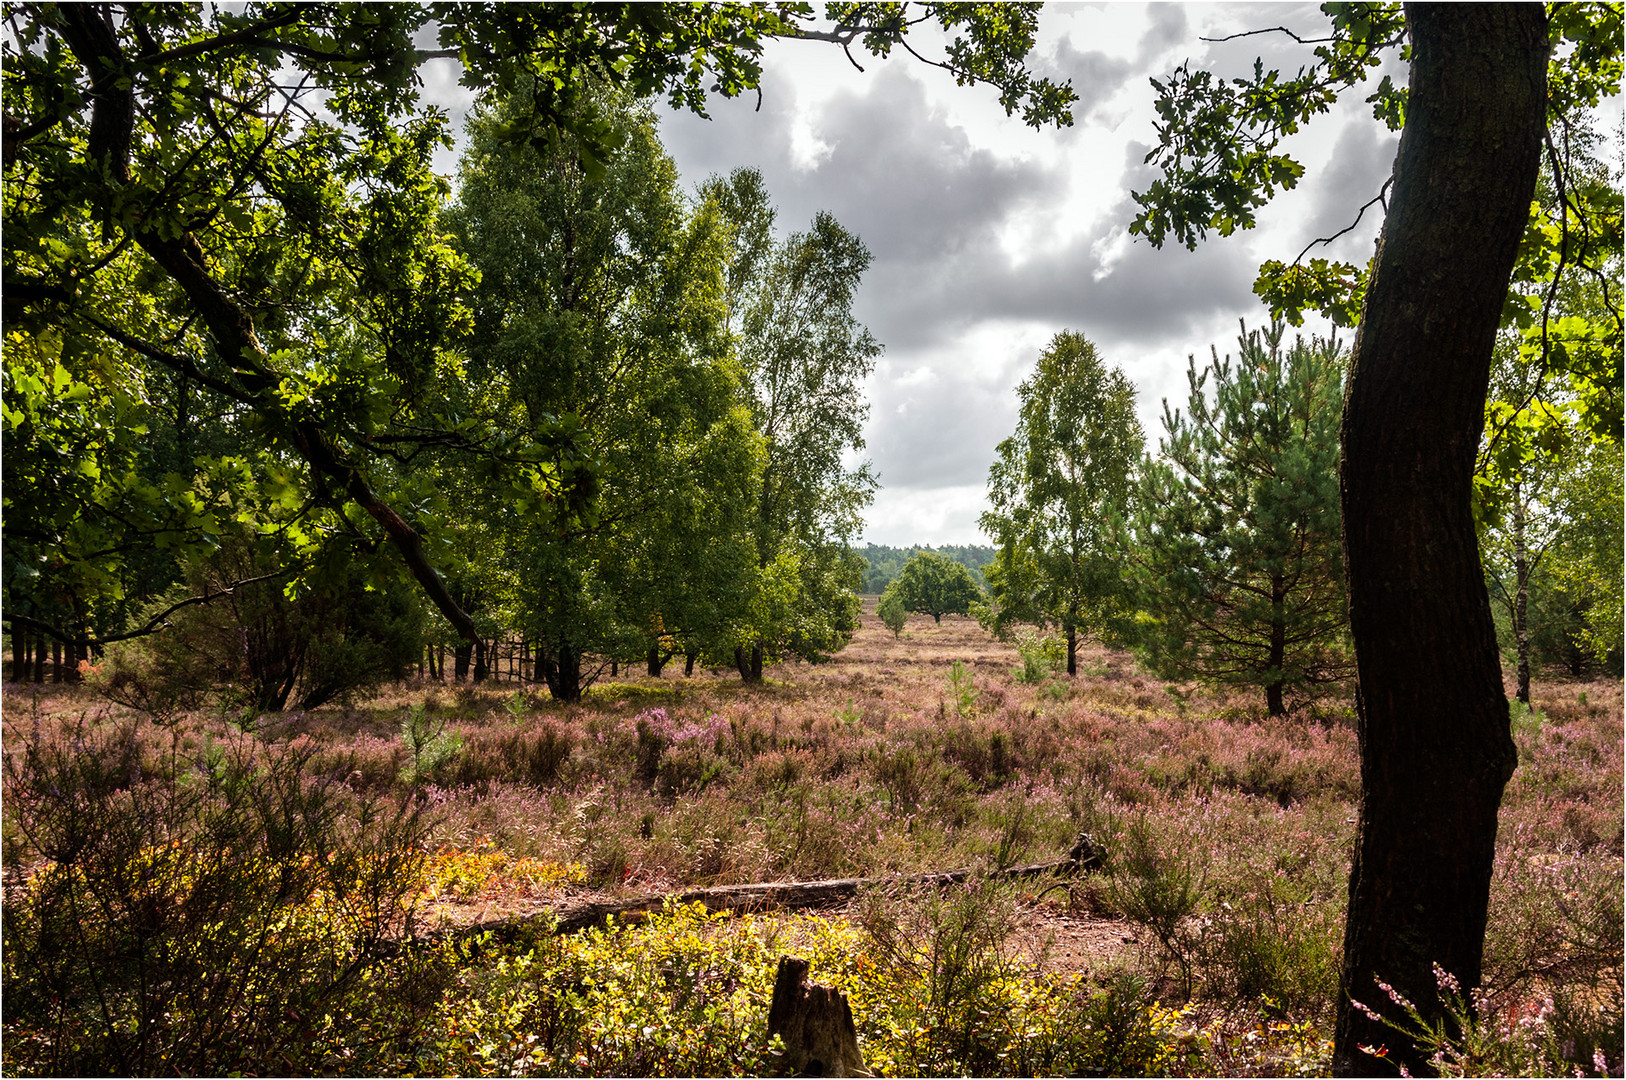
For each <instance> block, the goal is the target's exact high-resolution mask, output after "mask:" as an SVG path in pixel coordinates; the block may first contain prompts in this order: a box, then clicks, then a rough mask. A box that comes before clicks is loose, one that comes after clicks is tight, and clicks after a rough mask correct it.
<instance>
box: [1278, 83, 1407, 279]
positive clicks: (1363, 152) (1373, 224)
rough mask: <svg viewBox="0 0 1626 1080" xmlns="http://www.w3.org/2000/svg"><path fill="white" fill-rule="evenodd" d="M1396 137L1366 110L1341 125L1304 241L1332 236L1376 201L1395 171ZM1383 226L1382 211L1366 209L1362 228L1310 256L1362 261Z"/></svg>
mask: <svg viewBox="0 0 1626 1080" xmlns="http://www.w3.org/2000/svg"><path fill="white" fill-rule="evenodd" d="M1399 147H1400V137H1399V136H1398V135H1394V134H1392V133H1391V132H1389V131H1387V130H1385V129H1384V128H1383V125H1381V124H1379V123H1377V122H1375V121H1373V120H1372V119H1371V117H1370V116H1368V115H1365V113H1364V110H1362V113H1361V114H1359V115H1357V116H1356V117H1355V118H1354V119H1353V120H1352V121H1351V122H1350V123H1348V124H1346V125H1345V126H1344V130H1343V131H1342V132H1341V133H1340V134H1339V136H1338V141H1337V142H1336V143H1335V144H1334V145H1333V149H1332V156H1331V158H1330V159H1329V160H1328V162H1327V164H1326V165H1325V166H1324V167H1323V168H1321V169H1319V170H1318V172H1319V176H1317V178H1316V196H1315V204H1314V209H1313V210H1312V211H1311V213H1310V214H1309V219H1308V221H1307V222H1306V223H1305V225H1304V228H1303V233H1304V240H1303V241H1302V242H1303V243H1306V244H1307V243H1309V242H1310V241H1311V240H1313V239H1316V238H1320V237H1331V236H1332V235H1333V234H1334V233H1337V232H1339V231H1340V230H1342V229H1345V228H1348V227H1349V226H1350V225H1351V224H1352V223H1353V222H1355V220H1356V215H1357V213H1358V212H1359V211H1360V208H1361V207H1362V206H1363V205H1365V204H1366V203H1367V202H1368V201H1369V200H1371V199H1372V198H1374V197H1376V196H1377V194H1378V192H1379V190H1381V189H1382V187H1383V185H1384V183H1385V182H1386V181H1387V180H1388V179H1389V175H1390V173H1392V172H1393V171H1394V159H1395V151H1396V150H1398V149H1399ZM1382 225H1383V207H1382V205H1381V204H1380V205H1374V206H1371V207H1368V208H1367V210H1366V212H1365V214H1364V215H1363V216H1362V217H1361V218H1360V224H1359V225H1358V226H1356V227H1355V228H1353V229H1351V230H1350V231H1349V232H1348V233H1345V234H1344V235H1343V236H1341V237H1339V238H1338V239H1337V240H1335V241H1334V242H1333V244H1331V245H1318V246H1317V247H1316V248H1315V250H1313V251H1312V252H1311V253H1310V255H1309V256H1307V258H1308V257H1321V258H1327V257H1333V258H1342V259H1352V260H1358V261H1364V260H1366V259H1368V258H1370V257H1371V255H1372V241H1373V239H1374V238H1376V236H1377V234H1378V230H1379V229H1380V228H1381V227H1382Z"/></svg>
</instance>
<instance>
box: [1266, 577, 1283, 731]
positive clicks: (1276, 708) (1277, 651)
mask: <svg viewBox="0 0 1626 1080" xmlns="http://www.w3.org/2000/svg"><path fill="white" fill-rule="evenodd" d="M1286 597H1287V586H1286V584H1285V583H1284V582H1283V580H1282V575H1280V574H1272V575H1271V578H1270V670H1271V671H1272V672H1274V673H1275V675H1274V681H1273V682H1270V683H1267V684H1266V686H1265V708H1266V711H1268V712H1269V713H1270V715H1271V716H1286V715H1287V706H1286V705H1284V704H1283V703H1282V686H1283V678H1284V669H1285V668H1286V666H1287V612H1286V610H1285V602H1286Z"/></svg>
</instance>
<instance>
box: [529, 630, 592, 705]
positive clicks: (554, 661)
mask: <svg viewBox="0 0 1626 1080" xmlns="http://www.w3.org/2000/svg"><path fill="white" fill-rule="evenodd" d="M537 657H538V659H540V660H541V662H542V678H543V681H544V682H546V683H547V684H548V693H550V694H552V695H553V697H554V700H555V701H580V700H581V697H582V656H581V653H580V652H579V651H577V649H576V647H575V646H574V645H572V644H571V643H570V642H568V641H564V640H562V639H561V640H558V641H553V640H547V639H544V640H543V642H542V644H541V645H540V646H539V647H538V648H537Z"/></svg>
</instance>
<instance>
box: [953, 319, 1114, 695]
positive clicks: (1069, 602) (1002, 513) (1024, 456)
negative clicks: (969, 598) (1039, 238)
mask: <svg viewBox="0 0 1626 1080" xmlns="http://www.w3.org/2000/svg"><path fill="white" fill-rule="evenodd" d="M1016 392H1017V397H1018V399H1019V400H1020V403H1021V405H1020V408H1021V411H1020V414H1019V419H1018V420H1017V425H1016V432H1015V433H1014V434H1013V435H1011V437H1010V438H1008V439H1006V440H1004V441H1003V442H1001V443H1000V444H999V446H998V447H997V449H996V451H995V452H996V454H997V455H998V456H997V457H996V458H995V460H994V464H993V465H992V466H991V467H990V468H989V470H988V502H989V505H990V509H989V510H988V511H987V512H986V513H984V514H983V515H982V528H983V531H984V532H986V533H988V535H989V536H990V537H992V538H993V539H994V540H995V542H996V545H997V547H998V550H999V554H998V556H997V557H996V558H995V560H994V562H993V563H992V564H991V565H990V566H989V567H988V568H987V570H986V572H985V573H986V576H987V578H988V586H989V593H990V596H991V600H992V605H991V609H990V624H991V628H992V629H993V631H994V632H995V633H996V634H1000V635H1001V636H1003V635H1004V634H1005V633H1006V632H1007V631H1008V629H1009V628H1010V627H1011V626H1012V625H1013V624H1015V623H1022V622H1027V623H1035V624H1039V625H1045V626H1055V627H1058V628H1060V629H1061V630H1062V631H1063V632H1064V633H1065V634H1066V636H1067V673H1068V674H1069V675H1074V674H1076V673H1077V671H1078V657H1077V653H1078V635H1079V633H1081V632H1082V633H1085V634H1090V633H1096V634H1099V633H1101V632H1103V631H1105V630H1106V629H1108V627H1109V626H1110V625H1111V624H1112V622H1113V620H1115V619H1116V618H1118V616H1119V615H1120V614H1122V612H1123V610H1124V608H1125V603H1124V601H1125V589H1124V585H1125V581H1124V574H1123V570H1124V564H1123V560H1122V558H1121V555H1120V552H1119V549H1118V545H1117V543H1116V540H1115V538H1114V536H1113V522H1114V520H1115V519H1116V518H1118V517H1120V516H1121V515H1122V514H1123V513H1124V511H1125V509H1126V507H1127V506H1128V503H1129V494H1130V481H1131V477H1132V475H1133V472H1134V468H1135V464H1136V462H1137V461H1138V459H1139V458H1140V455H1141V448H1142V441H1143V437H1142V435H1141V428H1140V421H1139V420H1138V419H1137V418H1136V416H1135V388H1134V386H1133V385H1131V384H1130V382H1129V380H1128V378H1126V377H1125V376H1124V373H1123V372H1122V371H1121V370H1119V369H1117V368H1109V367H1107V365H1106V363H1105V362H1104V361H1103V360H1102V359H1101V357H1100V356H1099V354H1098V353H1097V352H1096V348H1095V345H1094V343H1093V342H1091V341H1089V340H1088V339H1087V338H1085V337H1084V336H1083V335H1082V334H1079V333H1076V332H1073V331H1065V330H1064V331H1062V332H1061V333H1059V334H1057V335H1056V336H1055V338H1053V339H1052V340H1051V342H1050V345H1049V346H1048V347H1047V348H1046V349H1045V350H1044V352H1043V353H1041V354H1040V356H1039V360H1038V363H1037V365H1036V366H1035V370H1034V373H1033V374H1032V375H1031V376H1029V377H1028V378H1027V379H1025V380H1024V381H1023V382H1022V384H1021V385H1020V386H1018V387H1017V391H1016Z"/></svg>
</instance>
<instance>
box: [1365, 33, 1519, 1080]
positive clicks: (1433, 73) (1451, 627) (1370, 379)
mask: <svg viewBox="0 0 1626 1080" xmlns="http://www.w3.org/2000/svg"><path fill="white" fill-rule="evenodd" d="M1407 19H1408V22H1409V29H1410V33H1411V39H1412V50H1413V51H1412V63H1411V90H1410V99H1409V104H1408V106H1407V111H1406V127H1405V131H1404V132H1403V134H1402V137H1401V141H1400V151H1399V155H1398V157H1397V159H1396V165H1395V176H1394V187H1393V193H1392V196H1391V203H1390V209H1389V214H1388V218H1387V219H1386V221H1385V222H1384V229H1383V238H1382V240H1381V242H1380V244H1379V249H1378V255H1377V258H1376V260H1375V262H1374V266H1373V272H1372V278H1371V282H1370V285H1369V287H1368V289H1367V295H1366V308H1365V311H1364V313H1363V317H1362V320H1361V327H1360V330H1359V332H1358V334H1357V335H1356V339H1355V350H1354V358H1353V360H1352V364H1351V370H1350V380H1349V387H1348V390H1347V392H1346V397H1345V402H1344V421H1343V440H1342V445H1343V457H1342V461H1341V469H1340V478H1341V494H1342V501H1343V515H1344V518H1343V520H1344V557H1345V567H1346V574H1347V579H1348V585H1349V609H1350V611H1349V615H1350V628H1351V632H1352V634H1353V637H1354V641H1355V656H1356V664H1357V668H1358V672H1359V680H1360V682H1359V687H1360V690H1359V695H1358V698H1357V706H1358V717H1359V721H1358V722H1359V728H1358V731H1359V736H1360V748H1361V789H1362V796H1363V797H1362V803H1361V811H1360V823H1359V840H1358V846H1357V851H1356V857H1355V863H1354V867H1353V869H1352V871H1351V880H1350V900H1349V917H1348V920H1347V922H1346V926H1345V935H1344V968H1343V973H1342V979H1341V986H1340V991H1339V995H1338V1002H1337V1009H1338V1019H1337V1028H1336V1032H1335V1041H1334V1050H1333V1071H1334V1072H1335V1073H1338V1074H1342V1075H1371V1074H1372V1072H1373V1071H1374V1070H1377V1069H1379V1068H1389V1069H1392V1068H1396V1067H1398V1066H1400V1065H1404V1066H1406V1067H1407V1068H1409V1069H1410V1070H1411V1071H1412V1072H1414V1073H1423V1072H1425V1071H1427V1069H1428V1066H1427V1062H1426V1060H1424V1058H1423V1055H1421V1054H1420V1053H1419V1052H1418V1051H1417V1049H1416V1048H1415V1047H1414V1046H1412V1045H1410V1043H1409V1042H1408V1041H1407V1040H1406V1039H1405V1038H1403V1037H1402V1036H1401V1035H1400V1034H1399V1033H1397V1032H1396V1031H1394V1030H1393V1029H1391V1028H1388V1027H1386V1026H1384V1025H1383V1024H1381V1023H1379V1022H1377V1021H1374V1020H1371V1019H1370V1018H1368V1017H1367V1016H1365V1015H1364V1014H1363V1012H1362V1011H1361V1010H1359V1009H1357V1008H1355V1007H1354V1006H1352V1004H1351V999H1352V998H1353V999H1354V1000H1357V1001H1359V1002H1361V1003H1362V1004H1363V1005H1366V1006H1368V1007H1370V1008H1373V1009H1376V1010H1379V1011H1380V1012H1383V1013H1385V1014H1388V1015H1391V1016H1394V1015H1396V1014H1398V1012H1399V1010H1398V1007H1397V1006H1395V1005H1393V1004H1392V1003H1391V1002H1390V1001H1389V1000H1388V999H1387V997H1386V995H1384V994H1383V993H1382V992H1381V991H1379V990H1378V989H1377V987H1376V986H1375V985H1374V979H1383V980H1385V981H1386V982H1388V983H1390V984H1391V985H1392V986H1393V987H1394V988H1395V990H1396V991H1397V992H1398V993H1400V994H1403V995H1405V996H1406V997H1407V998H1409V999H1411V1000H1412V1001H1413V1002H1415V1003H1416V1005H1417V1008H1418V1009H1419V1010H1420V1012H1421V1014H1422V1015H1423V1016H1424V1017H1425V1018H1426V1019H1429V1020H1431V1021H1432V1020H1435V1019H1438V1018H1440V1017H1441V1016H1442V1008H1441V1003H1440V1001H1439V997H1438V994H1437V992H1436V984H1435V977H1434V973H1433V969H1432V965H1434V964H1436V963H1437V964H1439V965H1440V966H1441V967H1443V968H1444V969H1445V970H1447V971H1449V972H1450V973H1451V974H1453V975H1454V976H1456V978H1457V979H1458V980H1459V981H1460V982H1461V984H1462V986H1463V988H1464V990H1465V991H1466V990H1468V989H1469V988H1471V987H1473V986H1476V985H1477V984H1478V983H1479V980H1480V973H1481V972H1480V966H1481V960H1482V952H1483V948H1484V937H1485V918H1486V907H1487V904H1488V900H1489V892H1490V875H1491V863H1492V858H1493V856H1494V853H1495V844H1496V812H1497V807H1498V805H1499V803H1500V801H1501V796H1502V789H1503V787H1504V786H1505V785H1506V783H1507V780H1508V778H1509V777H1510V776H1511V775H1512V771H1513V767H1514V764H1515V762H1516V753H1515V750H1514V746H1513V741H1512V738H1511V736H1510V734H1509V731H1508V714H1507V702H1506V701H1505V699H1504V698H1503V696H1502V674H1501V665H1500V662H1499V660H1498V657H1497V651H1496V636H1495V630H1494V627H1493V624H1492V621H1491V612H1490V601H1489V598H1488V596H1487V594H1486V591H1485V579H1484V574H1483V571H1482V568H1481V565H1480V561H1479V550H1478V545H1477V542H1476V537H1475V533H1474V522H1473V516H1472V513H1471V511H1470V505H1469V500H1470V494H1471V483H1472V476H1473V468H1474V458H1475V454H1476V451H1477V449H1478V445H1479V437H1480V432H1481V429H1482V428H1483V425H1484V411H1485V394H1486V390H1487V387H1488V385H1489V379H1490V364H1491V350H1492V346H1493V344H1494V340H1495V336H1496V330H1497V326H1498V322H1499V320H1500V317H1501V312H1502V305H1503V301H1504V299H1505V298H1506V295H1507V287H1508V280H1509V278H1510V276H1511V272H1512V267H1513V258H1514V253H1515V250H1516V248H1517V246H1518V242H1519V238H1520V236H1521V235H1522V233H1523V230H1524V225H1525V221H1526V218H1527V216H1528V214H1529V211H1530V199H1531V195H1532V193H1533V191H1534V187H1535V178H1536V165H1537V159H1538V153H1539V149H1540V143H1541V138H1542V130H1543V124H1544V121H1545V108H1546V96H1545V90H1544V82H1545V76H1546V69H1547V17H1546V13H1545V9H1543V8H1542V7H1540V6H1538V5H1535V4H1507V5H1502V4H1461V5H1455V4H1451V5H1447V4H1438V5H1430V4H1422V5H1414V6H1410V7H1408V8H1407ZM1362 1044H1369V1045H1374V1046H1384V1045H1386V1046H1387V1047H1389V1050H1390V1054H1389V1056H1388V1057H1387V1059H1385V1061H1386V1064H1382V1063H1380V1062H1379V1061H1378V1059H1375V1058H1373V1057H1371V1056H1370V1055H1367V1054H1364V1053H1362V1052H1361V1051H1360V1049H1359V1047H1360V1046H1361V1045H1362Z"/></svg>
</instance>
